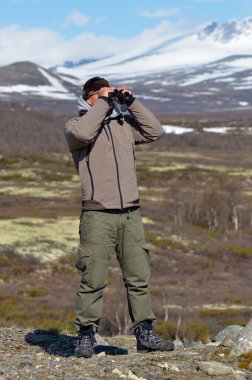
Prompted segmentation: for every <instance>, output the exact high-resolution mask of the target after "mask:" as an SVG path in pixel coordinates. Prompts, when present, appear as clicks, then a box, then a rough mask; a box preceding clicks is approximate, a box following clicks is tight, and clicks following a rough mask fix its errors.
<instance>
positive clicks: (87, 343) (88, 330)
mask: <svg viewBox="0 0 252 380" xmlns="http://www.w3.org/2000/svg"><path fill="white" fill-rule="evenodd" d="M95 341H96V340H95V334H94V332H93V328H92V326H86V327H84V326H82V327H81V328H80V331H79V334H78V337H77V345H76V348H75V350H74V356H77V358H81V357H83V358H91V357H92V355H93V353H94V343H95Z"/></svg>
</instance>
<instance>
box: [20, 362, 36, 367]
mask: <svg viewBox="0 0 252 380" xmlns="http://www.w3.org/2000/svg"><path fill="white" fill-rule="evenodd" d="M19 367H20V368H25V367H30V368H31V367H34V364H33V363H31V362H27V361H23V362H21V363H20V365H19Z"/></svg>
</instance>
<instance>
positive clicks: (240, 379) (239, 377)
mask: <svg viewBox="0 0 252 380" xmlns="http://www.w3.org/2000/svg"><path fill="white" fill-rule="evenodd" d="M234 380H246V375H244V374H241V373H235V374H234Z"/></svg>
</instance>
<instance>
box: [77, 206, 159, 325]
mask: <svg viewBox="0 0 252 380" xmlns="http://www.w3.org/2000/svg"><path fill="white" fill-rule="evenodd" d="M114 252H115V253H116V255H117V259H118V261H119V263H120V267H121V270H122V275H123V281H124V284H125V286H126V290H127V298H128V308H129V315H130V318H131V320H132V327H133V328H134V327H135V326H136V325H137V324H138V323H140V322H141V321H143V320H146V319H150V320H155V316H154V314H153V312H152V310H151V299H150V288H149V280H150V265H149V254H148V250H147V248H146V244H145V237H144V229H143V224H142V218H141V215H140V212H139V210H138V209H135V210H134V211H128V212H126V211H123V212H121V213H118V212H116V211H114V212H113V210H110V211H107V212H106V211H83V212H82V215H81V218H80V245H79V248H78V252H77V261H76V267H77V269H79V270H80V271H81V283H80V287H79V290H78V291H77V297H76V320H75V322H74V324H75V327H76V330H77V331H78V330H79V328H80V326H88V325H93V329H94V330H98V328H99V322H100V319H101V315H102V309H103V298H102V297H103V295H102V291H103V289H104V288H105V287H106V285H107V275H108V267H109V261H110V259H111V257H112V255H113V253H114Z"/></svg>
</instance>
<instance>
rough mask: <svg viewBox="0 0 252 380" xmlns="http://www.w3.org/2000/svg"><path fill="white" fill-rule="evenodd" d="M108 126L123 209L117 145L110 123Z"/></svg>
mask: <svg viewBox="0 0 252 380" xmlns="http://www.w3.org/2000/svg"><path fill="white" fill-rule="evenodd" d="M106 124H107V126H108V130H109V134H110V138H111V142H112V148H113V154H114V159H115V165H116V174H117V184H118V191H119V196H120V203H121V209H123V197H122V189H121V184H120V175H119V167H118V161H117V158H116V152H115V144H114V139H113V135H112V132H111V129H110V126H109V123H106Z"/></svg>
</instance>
